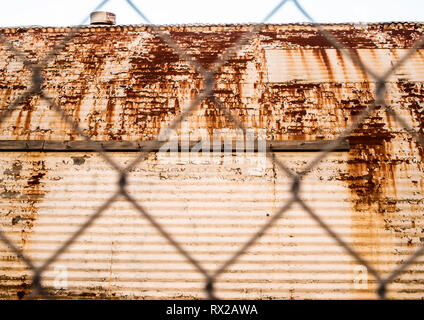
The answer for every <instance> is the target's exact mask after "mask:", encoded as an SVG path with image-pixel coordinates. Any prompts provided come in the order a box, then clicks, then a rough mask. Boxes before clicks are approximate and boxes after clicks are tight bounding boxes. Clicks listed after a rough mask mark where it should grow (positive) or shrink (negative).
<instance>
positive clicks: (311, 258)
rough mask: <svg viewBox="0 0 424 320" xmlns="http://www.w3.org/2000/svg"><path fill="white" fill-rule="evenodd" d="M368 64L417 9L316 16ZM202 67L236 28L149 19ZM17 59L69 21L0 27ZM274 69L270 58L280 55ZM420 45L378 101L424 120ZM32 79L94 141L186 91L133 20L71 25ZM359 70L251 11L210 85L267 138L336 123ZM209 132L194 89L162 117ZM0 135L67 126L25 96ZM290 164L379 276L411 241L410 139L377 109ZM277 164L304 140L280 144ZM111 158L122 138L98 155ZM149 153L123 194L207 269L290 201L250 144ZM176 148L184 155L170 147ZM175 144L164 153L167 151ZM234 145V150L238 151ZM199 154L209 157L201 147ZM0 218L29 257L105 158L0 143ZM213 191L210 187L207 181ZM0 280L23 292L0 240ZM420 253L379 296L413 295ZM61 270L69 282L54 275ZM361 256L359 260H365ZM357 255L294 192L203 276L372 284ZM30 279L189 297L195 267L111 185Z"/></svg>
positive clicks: (227, 291) (186, 68)
mask: <svg viewBox="0 0 424 320" xmlns="http://www.w3.org/2000/svg"><path fill="white" fill-rule="evenodd" d="M327 28H329V29H330V30H331V32H332V33H333V34H334V35H335V36H336V37H337V38H338V40H339V41H341V42H342V43H343V44H344V45H345V46H346V47H349V48H353V49H355V50H356V52H357V54H358V55H359V56H360V57H362V58H364V61H365V62H367V63H369V64H372V66H373V67H374V68H376V69H377V70H381V71H383V70H385V69H386V67H387V66H390V65H391V64H393V63H394V60H395V59H396V58H398V57H399V55H402V54H403V53H404V52H405V50H406V49H409V48H411V47H412V45H413V43H414V42H415V41H416V40H417V39H418V38H419V36H420V35H421V34H422V31H423V25H421V24H415V23H414V24H412V23H411V24H371V25H367V26H363V27H362V28H359V27H358V26H352V25H348V24H344V25H332V26H331V25H330V26H327ZM163 30H164V31H166V32H167V33H168V34H169V35H170V36H171V37H172V38H173V39H175V40H176V41H177V42H178V43H179V44H180V45H181V46H182V47H183V48H184V50H187V52H189V53H191V54H193V55H194V56H195V57H196V58H197V59H198V60H199V61H200V62H201V63H202V64H203V65H204V66H205V67H207V66H210V65H211V64H212V62H213V61H214V60H215V59H216V57H217V56H218V54H220V53H221V52H222V50H223V49H225V48H227V47H228V46H229V45H231V44H232V43H233V42H234V41H236V40H237V39H238V38H239V37H240V36H241V34H242V33H243V32H246V31H247V30H249V26H243V25H240V26H237V25H236V26H170V27H163ZM1 31H2V33H3V34H4V35H5V37H7V39H8V40H9V41H11V42H12V43H13V44H14V45H16V46H17V47H19V48H21V49H22V50H24V51H25V52H26V53H27V54H28V55H29V57H30V58H31V59H33V61H36V60H37V59H39V58H40V57H41V56H43V54H45V53H46V52H47V51H48V50H49V49H50V48H52V47H53V46H54V44H55V43H57V42H58V41H59V40H60V39H62V38H63V37H64V35H65V34H66V33H67V32H68V31H69V30H66V29H55V28H44V29H42V28H40V29H38V28H27V29H2V30H1ZM284 66H287V67H286V68H285V67H284ZM423 67H424V59H423V56H422V50H417V53H416V54H415V55H414V56H413V57H412V59H411V60H409V62H408V63H407V64H405V65H404V66H403V67H402V68H401V69H398V70H397V72H396V73H395V74H393V76H392V77H391V78H390V79H389V81H388V83H387V88H388V90H387V91H388V96H387V101H389V102H390V104H391V105H392V106H393V107H394V108H396V111H398V112H399V114H400V115H401V116H402V117H403V118H404V119H405V121H407V123H409V124H410V125H412V126H413V127H415V128H417V129H418V131H419V132H420V133H423V129H424V127H423V119H422V110H421V109H422V107H421V106H422V104H423V96H422V95H423V92H422V90H423V83H422V81H423V79H422V75H421V74H422V72H421V71H422V70H423ZM0 69H1V70H2V71H3V72H2V73H1V74H0V103H1V104H0V105H1V106H2V107H3V106H7V105H8V104H9V103H10V102H11V101H12V100H13V99H14V98H16V97H17V96H19V94H21V93H22V92H23V91H24V90H25V89H26V88H27V87H29V86H30V85H31V83H32V82H31V81H32V80H31V72H30V70H28V69H27V68H26V67H24V66H23V64H22V63H21V62H19V61H18V60H17V58H16V57H15V56H13V55H11V54H10V52H9V51H7V50H6V49H5V48H4V47H0ZM43 76H44V78H45V79H46V80H45V82H44V84H43V88H44V90H45V91H46V92H48V93H49V94H50V95H51V96H53V97H55V101H56V103H57V104H59V105H60V106H61V107H62V108H64V109H65V110H66V111H67V112H68V113H69V114H71V115H72V118H73V119H74V120H75V121H77V122H78V123H79V124H80V125H81V127H82V128H84V132H85V133H86V134H88V135H89V136H91V137H93V139H95V140H120V139H122V140H149V139H153V138H155V137H157V135H158V133H159V131H160V129H161V128H164V127H167V126H168V125H169V124H170V122H171V121H172V120H173V119H174V118H175V117H176V115H177V114H179V113H180V112H181V111H182V110H184V109H185V108H186V107H187V105H188V104H189V103H190V101H191V100H192V99H193V98H194V97H195V96H196V95H197V94H199V92H200V91H201V90H202V89H203V87H202V86H203V84H202V81H201V77H200V75H199V74H197V73H196V72H195V71H194V70H193V68H192V67H191V66H190V65H189V64H187V62H184V61H182V60H181V59H180V58H179V57H178V56H177V55H176V53H175V52H173V51H172V50H171V49H169V48H168V47H167V46H166V45H165V44H164V43H163V42H162V41H161V40H160V39H158V38H157V37H155V36H154V35H153V34H152V33H151V32H150V30H149V29H148V28H147V27H144V26H116V27H87V28H84V29H82V30H81V33H79V34H78V35H76V36H75V37H74V38H73V39H72V41H71V42H70V43H69V44H67V46H66V48H65V49H64V51H62V52H61V53H59V54H58V55H57V56H55V57H54V59H53V60H51V62H50V63H49V64H48V66H47V68H46V69H45V71H44V73H43ZM375 89H376V83H375V81H373V80H372V79H370V78H369V77H368V76H367V75H365V74H364V72H363V71H362V70H361V69H360V68H358V67H357V66H355V65H354V64H353V63H351V62H350V61H349V60H348V59H347V58H346V57H344V56H343V55H340V54H339V53H338V51H336V50H335V49H334V48H333V47H332V46H331V44H329V43H328V41H326V40H325V38H324V37H323V36H321V35H320V34H319V33H318V32H317V31H316V30H315V29H314V28H313V27H312V26H308V25H289V26H285V25H266V26H264V27H263V28H262V29H261V31H260V32H259V33H258V34H257V35H255V36H254V38H253V39H252V40H251V41H250V42H249V44H247V45H245V46H244V47H243V48H242V50H240V51H239V52H238V53H237V54H236V56H234V57H233V58H231V59H230V60H229V61H228V63H227V64H225V65H224V66H223V68H222V69H221V70H220V72H218V73H217V75H216V88H215V89H214V93H215V95H216V97H217V99H218V100H219V101H221V102H222V103H223V104H224V105H225V106H226V107H228V108H229V109H230V110H231V111H232V112H234V113H235V114H236V115H238V116H239V117H240V119H241V120H242V122H243V125H244V126H245V127H246V128H256V129H265V130H266V136H267V139H270V140H272V139H274V140H317V139H324V140H329V139H334V138H336V137H337V136H338V135H339V134H340V133H341V132H342V131H343V130H344V128H346V127H347V126H348V125H349V124H351V123H352V121H353V120H354V119H355V117H356V116H358V115H359V114H360V112H362V111H363V110H364V109H365V106H367V105H369V104H370V103H372V101H373V100H374V99H375V94H374V92H375ZM214 129H227V134H228V136H231V135H234V136H235V135H236V130H235V127H234V125H233V124H232V123H231V121H230V120H228V119H226V117H225V115H224V113H223V112H222V111H220V110H218V108H217V107H216V106H215V105H214V104H213V103H212V102H210V101H208V100H206V101H205V102H203V103H202V104H200V106H199V107H198V109H197V110H196V111H195V112H194V114H193V115H191V116H190V117H189V118H188V120H187V121H184V122H183V123H182V124H181V126H180V127H179V129H178V133H179V134H180V135H181V136H184V137H187V135H188V137H189V138H190V139H193V140H196V139H198V138H199V137H202V138H205V137H206V138H207V137H209V136H210V135H211V134H212V133H213V130H214ZM0 135H1V137H2V139H18V140H19V139H37V140H75V139H81V137H79V136H78V135H77V133H76V132H75V131H74V130H73V128H71V127H70V125H69V124H67V123H65V121H64V120H63V119H61V118H60V117H59V116H58V115H57V114H56V113H55V112H54V110H52V108H51V107H49V105H48V104H47V103H45V102H43V101H41V100H40V99H39V98H31V99H28V100H27V101H25V103H23V105H22V107H21V108H18V109H17V110H15V111H14V112H13V113H12V114H11V115H10V117H8V118H7V119H6V120H5V121H3V122H2V123H1V127H0ZM349 141H350V145H351V150H350V151H349V152H348V153H337V152H336V153H332V154H331V155H330V156H329V157H328V158H326V159H325V160H323V161H322V162H321V163H320V164H319V165H318V166H317V167H316V168H314V169H313V170H312V172H311V173H310V174H309V175H307V176H306V177H305V178H304V183H303V184H302V186H303V187H302V193H301V197H302V198H303V199H304V200H305V201H306V202H307V203H308V204H310V206H312V207H313V208H314V209H315V210H316V212H317V214H319V216H320V217H321V218H322V219H323V220H324V221H326V222H327V223H328V224H329V225H330V226H331V227H332V228H333V229H334V230H335V231H336V232H337V233H338V234H340V235H341V236H342V238H343V239H344V240H345V241H346V242H347V243H349V244H350V245H351V246H352V247H353V248H354V249H355V250H356V251H357V252H358V253H359V254H360V255H361V256H363V257H364V259H365V260H367V261H369V262H370V264H371V265H372V266H373V267H374V268H375V269H376V270H378V271H379V272H380V273H381V274H383V275H384V274H390V272H391V271H392V270H393V269H394V268H396V266H397V265H398V264H399V263H400V262H402V261H405V260H406V259H407V258H408V257H409V256H410V255H411V254H412V253H413V252H414V250H415V249H416V248H418V247H419V246H420V245H422V244H423V242H424V221H423V214H422V212H423V204H422V194H423V165H422V156H423V150H422V148H421V147H419V146H418V144H417V143H416V142H414V140H413V139H412V138H411V136H409V135H408V134H407V133H406V132H405V131H404V130H403V129H402V127H401V126H400V125H399V124H398V123H397V122H395V121H394V119H392V118H391V117H389V116H388V115H387V114H386V113H385V112H384V111H383V110H381V109H379V108H378V109H377V110H376V111H375V112H373V113H372V115H371V116H370V117H369V118H368V119H367V120H365V121H364V122H363V123H362V124H361V125H360V126H359V128H358V129H357V130H355V131H354V133H352V134H351V135H350V137H349ZM275 156H276V157H277V158H281V159H282V160H284V161H285V163H287V164H288V165H289V167H291V168H292V169H294V170H301V169H302V167H303V166H304V165H305V164H306V163H307V162H309V161H311V160H312V159H313V158H314V157H315V156H316V154H314V153H289V152H288V153H279V154H276V155H275ZM111 157H112V158H114V159H116V160H117V161H118V162H119V163H122V164H127V163H130V160H131V159H133V158H134V157H135V155H134V154H129V153H114V154H112V155H111ZM157 157H158V155H151V156H150V158H149V159H148V160H147V161H146V162H144V163H143V164H139V165H138V166H137V167H136V168H134V169H133V171H132V172H131V176H130V177H129V185H128V192H129V193H130V194H131V195H133V196H134V197H135V198H136V199H137V200H139V202H140V203H143V204H144V205H145V207H146V208H147V209H148V211H149V212H151V213H152V215H153V216H154V217H155V218H157V219H158V221H159V222H160V223H161V224H162V225H163V226H164V228H165V229H166V230H167V231H169V233H170V234H172V235H174V236H175V238H176V240H177V241H178V242H179V243H181V244H182V245H183V246H184V247H185V248H186V249H187V251H188V252H190V253H191V254H193V256H194V257H195V258H196V259H197V260H198V261H199V262H200V263H201V264H202V265H203V266H204V267H205V268H206V269H207V270H211V271H213V270H215V269H216V268H217V267H218V266H219V265H220V262H222V261H225V259H227V258H229V257H230V256H231V253H233V252H235V251H236V250H237V248H238V247H239V246H241V245H242V244H243V243H244V242H245V241H247V240H248V239H249V235H251V234H254V233H255V231H256V230H257V228H258V227H259V226H260V225H262V224H263V223H265V222H266V221H267V219H269V218H270V217H271V216H272V213H273V212H274V211H275V210H276V209H278V208H279V207H280V205H282V204H283V203H284V202H285V201H287V199H289V198H290V196H291V194H290V186H291V178H290V177H287V176H286V175H285V173H284V172H282V171H281V169H279V168H278V166H276V164H275V162H273V161H268V163H267V166H266V170H265V171H264V172H260V173H258V172H252V171H249V168H250V166H249V163H250V162H249V159H246V157H247V156H246V157H242V158H241V159H240V157H237V156H233V157H232V161H231V164H228V163H227V162H226V163H225V164H224V163H221V162H219V161H218V162H212V163H209V164H202V163H199V162H198V161H196V160H193V159H191V158H190V157H192V155H191V154H190V155H183V154H180V155H178V156H175V157H174V159H171V161H168V162H166V163H164V162H163V159H162V160H161V159H158V158H157ZM187 157H188V159H187ZM176 158H178V159H176ZM247 158H248V157H247ZM215 160H216V159H215ZM0 166H1V170H2V173H3V176H2V179H1V182H0V183H1V187H2V190H0V191H1V196H2V202H3V204H2V206H1V208H0V210H1V211H0V213H1V228H2V230H4V231H5V232H6V234H7V235H8V236H9V237H10V238H11V239H13V241H14V242H15V243H16V244H18V245H19V248H20V249H22V250H23V252H25V253H26V254H27V255H28V256H29V257H31V258H32V259H33V260H34V262H35V263H36V264H37V263H42V261H44V260H45V259H46V258H48V257H49V256H50V255H51V254H52V253H53V252H54V251H55V248H57V247H58V246H59V245H60V244H61V243H63V242H64V241H65V240H66V239H68V238H69V237H70V236H71V235H72V233H73V232H74V231H75V230H77V228H78V225H81V224H82V223H83V222H84V221H85V220H86V219H87V217H89V215H90V213H92V212H93V211H94V210H95V209H96V208H97V207H99V206H100V205H101V204H102V203H103V202H104V201H105V200H106V199H107V198H108V197H109V196H110V194H111V193H112V192H113V191H114V190H116V188H117V186H116V180H117V179H118V177H119V175H118V173H117V172H116V171H115V170H113V169H112V168H110V167H109V166H108V165H107V164H106V163H105V162H104V161H103V160H102V158H100V157H99V156H98V155H97V154H96V153H67V154H63V153H3V154H2V156H1V160H0ZM211 191H213V192H211ZM0 248H2V251H1V261H0V263H1V267H0V270H1V271H0V272H1V274H0V285H1V288H2V290H0V295H1V297H3V298H22V297H25V295H26V294H27V293H28V290H29V283H30V281H31V279H30V275H31V272H30V271H29V270H28V269H26V268H25V266H24V264H23V263H22V262H21V261H20V260H19V259H18V258H17V257H16V256H14V254H13V253H11V251H10V248H7V246H5V245H3V244H2V245H1V247H0ZM422 262H423V259H421V258H420V260H418V262H417V263H416V264H414V265H412V266H410V267H409V269H408V270H407V272H405V273H404V274H402V276H401V277H400V278H399V279H397V280H395V281H394V283H392V284H391V286H390V287H389V288H388V289H389V291H388V297H390V298H400V299H402V298H423V296H424V294H423V293H424V289H423V288H424V287H423V280H424V279H423V276H422V275H423V271H424V270H423V267H422ZM55 266H61V267H66V270H67V272H68V281H69V283H68V289H67V290H56V289H55V288H54V285H53V281H54V278H55V272H56V271H57V270H56V271H55ZM365 270H366V268H365ZM364 272H365V271H364V269H363V266H361V265H359V264H358V263H357V262H355V261H354V259H353V258H352V257H351V256H350V255H348V254H347V253H346V252H345V251H343V248H342V247H340V246H339V245H338V244H337V243H336V242H334V240H333V239H332V238H331V237H329V236H327V235H326V234H325V233H323V232H322V229H321V228H320V226H318V225H316V224H315V222H314V221H313V220H312V219H311V218H310V217H309V216H308V215H307V213H305V212H304V210H303V209H302V208H300V207H299V206H298V205H294V206H293V208H291V209H290V210H289V211H288V212H287V213H286V214H285V215H284V216H283V217H282V218H281V219H279V220H278V221H277V222H276V223H275V224H274V225H273V227H271V228H270V229H269V230H268V231H267V232H266V234H265V235H264V236H263V237H262V238H260V239H259V240H258V241H257V243H256V244H255V245H254V246H252V247H251V248H250V249H249V250H248V251H247V252H246V253H245V254H244V255H242V256H241V257H240V258H239V260H238V261H237V262H236V263H235V264H234V265H233V266H231V267H230V268H229V269H228V271H227V272H225V273H223V274H222V275H220V276H219V278H218V279H217V280H216V282H215V287H216V288H215V290H216V294H217V295H218V296H219V297H222V298H261V299H265V298H287V299H288V298H294V299H304V298H315V299H317V298H318V299H320V298H375V297H376V294H375V291H376V288H377V285H378V283H377V282H376V281H375V279H374V278H373V277H372V276H371V275H369V276H368V278H367V280H368V281H367V283H366V284H364V283H363V281H362V282H361V284H360V285H359V286H358V284H357V283H356V282H355V281H356V280H357V279H358V277H359V278H361V277H362V278H361V279H364ZM43 284H44V285H45V286H46V287H47V288H48V289H49V290H50V291H51V292H52V293H53V294H54V295H55V296H57V297H61V296H66V297H75V298H93V297H97V298H99V297H103V298H113V297H115V298H116V297H120V298H138V299H139V298H164V297H167V298H203V297H204V279H203V277H202V275H201V274H199V273H197V271H196V270H195V269H194V268H193V266H191V265H190V264H188V263H187V262H186V261H185V260H184V258H183V257H182V256H181V255H179V254H178V253H177V252H176V251H175V249H174V248H173V247H171V246H170V245H169V244H168V243H167V242H166V240H165V239H163V237H161V236H160V235H159V234H158V233H157V231H156V230H155V229H154V228H153V227H151V226H150V225H149V223H148V222H147V221H146V220H143V218H142V217H140V214H139V213H137V212H136V210H134V208H132V207H131V205H130V204H129V203H128V202H126V201H124V200H123V199H120V200H118V201H116V202H115V203H114V204H113V205H112V206H111V207H110V208H109V209H108V210H107V211H105V212H104V213H103V215H102V217H101V218H100V219H99V220H98V221H96V223H95V224H94V225H93V226H91V227H90V228H89V229H88V230H87V231H86V232H85V233H84V234H83V235H82V236H81V237H80V238H78V239H77V240H76V241H75V243H73V244H72V246H71V247H70V248H69V249H68V251H67V252H66V253H64V254H63V255H62V256H60V257H58V259H57V260H56V261H55V262H54V263H53V264H52V265H51V266H50V267H49V269H48V270H47V271H46V272H45V275H44V277H43Z"/></svg>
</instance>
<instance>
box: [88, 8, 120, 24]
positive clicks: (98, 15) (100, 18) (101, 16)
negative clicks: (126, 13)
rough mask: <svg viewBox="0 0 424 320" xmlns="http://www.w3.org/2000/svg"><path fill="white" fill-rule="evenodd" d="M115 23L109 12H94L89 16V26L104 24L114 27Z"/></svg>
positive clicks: (112, 14) (113, 16)
mask: <svg viewBox="0 0 424 320" xmlns="http://www.w3.org/2000/svg"><path fill="white" fill-rule="evenodd" d="M115 23H116V15H115V14H114V13H111V12H105V11H96V12H92V13H91V14H90V24H94V25H98V24H106V25H114V24H115Z"/></svg>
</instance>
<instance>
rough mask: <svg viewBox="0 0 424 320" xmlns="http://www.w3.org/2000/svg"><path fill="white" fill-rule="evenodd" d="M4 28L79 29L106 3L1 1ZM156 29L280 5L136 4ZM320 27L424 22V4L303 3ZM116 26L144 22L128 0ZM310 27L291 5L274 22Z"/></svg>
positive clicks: (271, 1)
mask: <svg viewBox="0 0 424 320" xmlns="http://www.w3.org/2000/svg"><path fill="white" fill-rule="evenodd" d="M0 2H1V3H2V4H1V5H0V26H2V27H4V26H25V25H42V26H70V25H76V24H79V23H80V22H82V21H83V19H84V18H85V17H86V16H87V15H88V14H89V13H90V12H91V11H92V10H93V9H94V8H95V7H96V6H97V5H98V4H99V3H100V2H101V0H13V1H10V0H0ZM133 2H134V3H135V4H136V5H137V6H138V7H139V8H140V10H141V11H142V12H143V13H144V14H145V15H146V16H147V17H148V18H149V19H150V20H151V21H152V23H156V24H183V23H248V22H260V21H261V20H262V19H263V18H264V17H265V16H266V15H267V14H268V13H269V12H270V11H271V10H272V8H274V7H275V6H276V5H277V4H278V3H279V2H280V0H210V1H205V0H133ZM299 2H300V4H301V5H302V6H303V7H304V8H305V9H306V10H307V11H308V12H309V13H310V14H311V15H312V17H313V18H315V20H317V21H318V22H383V21H419V22H423V21H424V18H423V17H424V0H402V1H395V0H355V1H347V0H299ZM103 9H104V10H106V11H111V12H114V13H115V14H116V15H117V24H140V23H144V21H143V20H142V19H141V18H140V17H139V16H138V15H137V14H136V13H135V12H134V11H133V10H132V9H131V8H130V6H129V5H128V4H127V2H126V1H125V0H109V3H107V4H106V5H105V7H104V8H103ZM304 21H307V20H306V19H305V18H304V17H303V16H302V15H301V14H300V13H299V11H298V10H297V9H296V8H295V6H294V5H293V3H291V2H290V1H289V2H288V3H287V4H286V5H284V6H283V7H282V8H281V9H280V11H279V12H278V13H277V14H276V15H275V16H274V17H273V18H272V19H271V20H270V21H269V22H271V23H288V22H304Z"/></svg>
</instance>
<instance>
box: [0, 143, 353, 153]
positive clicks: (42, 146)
mask: <svg viewBox="0 0 424 320" xmlns="http://www.w3.org/2000/svg"><path fill="white" fill-rule="evenodd" d="M332 141H334V140H316V141H306V140H292V141H266V144H265V143H264V142H263V141H257V140H256V141H247V142H245V141H232V143H228V142H222V143H219V142H218V143H215V142H209V141H190V142H184V141H183V142H181V141H170V142H166V144H159V143H158V142H156V141H54V140H49V141H47V140H0V152H7V151H29V152H31V151H38V152H40V151H43V152H68V151H69V152H85V151H98V150H99V148H102V149H103V150H104V151H115V152H117V151H120V152H140V151H143V150H149V151H152V152H159V151H163V152H166V151H173V152H178V151H182V152H187V151H191V152H201V151H203V152H205V151H210V152H213V151H224V152H237V151H250V152H258V151H259V152H261V151H265V150H266V148H268V149H271V150H272V151H274V152H284V151H320V150H322V149H323V148H325V146H326V145H327V144H329V143H331V142H332ZM349 148H350V146H349V142H348V141H347V140H344V141H342V142H340V143H339V144H338V146H337V147H336V148H335V149H334V151H349Z"/></svg>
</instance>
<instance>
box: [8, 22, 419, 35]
mask: <svg viewBox="0 0 424 320" xmlns="http://www.w3.org/2000/svg"><path fill="white" fill-rule="evenodd" d="M258 25H263V28H265V29H274V28H278V27H288V28H298V27H307V28H315V27H317V26H321V27H344V28H346V27H351V28H352V29H353V28H373V27H374V28H375V27H381V26H384V27H393V28H395V29H399V28H412V27H413V28H424V22H411V21H393V22H370V23H368V22H355V23H351V22H340V23H307V22H305V23H281V24H261V23H243V24H242V23H234V24H231V23H228V24H203V23H193V24H163V25H154V26H155V27H157V28H159V29H165V30H166V29H168V28H175V29H182V30H184V29H186V28H190V29H192V28H195V29H197V30H198V31H200V30H201V29H205V30H206V31H214V30H215V29H217V30H219V29H222V28H230V29H243V28H246V27H254V26H258ZM75 28H80V29H81V31H82V32H84V31H149V30H151V29H152V25H151V24H130V25H113V26H109V25H80V26H78V25H76V26H66V27H65V26H62V27H61V26H55V27H53V26H37V25H34V26H13V27H0V32H2V33H15V32H25V31H32V30H34V31H42V32H53V33H56V32H60V33H62V32H66V31H68V30H69V31H70V30H72V29H75ZM113 29H116V30H113Z"/></svg>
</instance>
